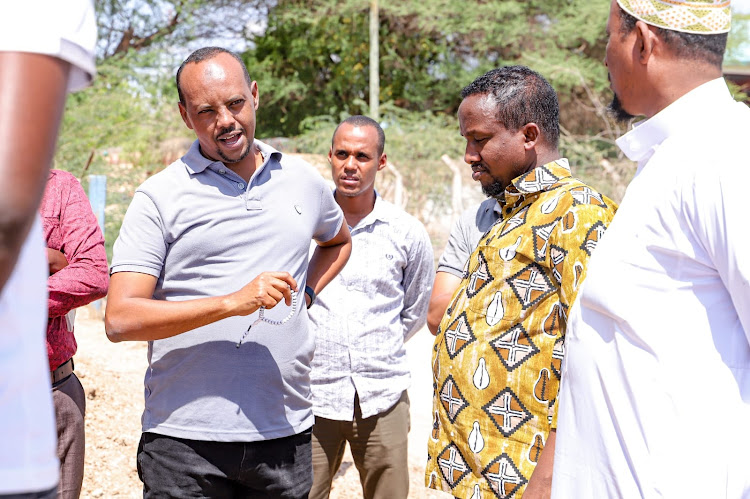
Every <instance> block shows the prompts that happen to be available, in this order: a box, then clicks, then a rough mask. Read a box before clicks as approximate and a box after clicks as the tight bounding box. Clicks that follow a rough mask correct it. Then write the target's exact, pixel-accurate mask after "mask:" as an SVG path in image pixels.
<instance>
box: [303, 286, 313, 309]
mask: <svg viewBox="0 0 750 499" xmlns="http://www.w3.org/2000/svg"><path fill="white" fill-rule="evenodd" d="M305 294H306V295H307V296H309V297H310V304H309V305H308V306H307V308H310V307H312V306H313V303H315V290H313V288H311V287H310V286H305Z"/></svg>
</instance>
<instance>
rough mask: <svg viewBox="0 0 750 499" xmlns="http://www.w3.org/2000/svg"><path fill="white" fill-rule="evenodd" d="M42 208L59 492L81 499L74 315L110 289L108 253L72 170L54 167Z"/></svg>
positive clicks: (80, 403) (80, 397)
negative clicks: (45, 248) (80, 308)
mask: <svg viewBox="0 0 750 499" xmlns="http://www.w3.org/2000/svg"><path fill="white" fill-rule="evenodd" d="M39 211H40V214H41V216H42V229H43V231H44V237H45V240H46V241H47V258H48V260H49V273H50V276H49V279H48V280H47V288H48V290H49V299H48V308H49V319H48V322H47V355H48V356H49V368H50V373H51V382H52V398H53V402H54V406H55V419H56V422H57V456H58V458H59V459H60V483H59V486H58V497H62V498H66V499H67V498H77V497H79V496H80V494H81V486H82V483H83V461H84V449H85V437H84V415H85V413H86V397H85V393H84V390H83V386H81V382H80V381H79V380H78V377H76V375H75V374H74V373H73V355H74V354H75V353H76V349H77V344H76V339H75V336H74V334H73V322H74V321H73V315H74V314H75V312H74V311H75V309H76V308H78V307H81V306H83V305H87V304H89V303H91V302H93V301H95V300H98V299H100V298H102V297H104V296H105V295H106V294H107V287H108V285H109V273H108V267H107V255H106V252H105V250H104V237H103V235H102V231H101V230H100V229H99V224H98V223H97V220H96V217H95V216H94V213H93V211H91V205H90V204H89V201H88V199H87V198H86V194H85V193H84V191H83V188H82V187H81V184H80V183H79V182H78V180H77V179H76V178H75V177H74V176H73V175H71V174H70V173H68V172H64V171H60V170H52V171H50V175H49V179H48V181H47V187H46V189H45V191H44V197H43V198H42V204H41V207H40V210H39Z"/></svg>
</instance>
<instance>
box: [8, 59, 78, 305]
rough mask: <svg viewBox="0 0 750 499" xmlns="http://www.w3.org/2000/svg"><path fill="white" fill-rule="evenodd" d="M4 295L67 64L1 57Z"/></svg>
mask: <svg viewBox="0 0 750 499" xmlns="http://www.w3.org/2000/svg"><path fill="white" fill-rule="evenodd" d="M0 67H2V68H3V70H2V71H0V109H2V110H3V112H2V113H0V178H2V179H3V189H2V195H1V196H0V291H2V289H3V288H4V287H5V283H6V281H7V280H8V278H9V277H10V274H11V272H13V267H14V266H15V264H16V260H17V258H18V253H19V251H20V249H21V246H22V244H23V241H24V240H25V239H26V234H27V233H28V231H29V227H31V224H32V222H33V220H34V217H35V216H36V211H37V208H38V206H39V200H40V199H41V197H42V192H43V190H44V183H45V181H46V180H47V175H48V171H49V165H50V161H51V160H52V155H53V154H54V151H55V142H56V140H57V130H58V127H59V125H60V119H61V117H62V111H63V108H64V106H65V92H66V86H67V80H68V71H69V69H70V67H69V64H68V63H66V62H63V61H61V60H60V59H57V58H54V57H49V56H44V55H38V54H28V53H22V52H0Z"/></svg>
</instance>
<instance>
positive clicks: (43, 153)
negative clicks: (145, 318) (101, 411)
mask: <svg viewBox="0 0 750 499" xmlns="http://www.w3.org/2000/svg"><path fill="white" fill-rule="evenodd" d="M95 43H96V25H95V20H94V11H93V5H92V3H91V2H90V1H89V0H76V1H69V2H58V1H54V0H42V1H38V2H33V3H29V2H4V3H3V5H2V7H0V67H2V72H0V75H1V76H0V109H2V110H3V112H2V113H1V114H0V176H2V178H3V188H2V195H1V196H0V214H1V215H0V290H2V291H1V293H2V294H0V323H2V324H3V333H0V364H2V370H1V371H0V442H2V449H3V452H2V453H0V497H2V496H4V495H12V496H13V497H23V498H41V497H44V498H47V497H54V496H55V494H56V491H55V488H56V484H57V481H58V463H57V458H56V449H55V424H54V412H53V410H52V397H51V394H50V375H49V365H48V363H47V356H46V351H45V347H44V337H45V332H46V323H45V318H46V313H47V303H46V300H47V290H46V284H47V272H46V270H47V262H46V259H45V256H44V241H43V238H42V232H41V226H40V224H39V222H38V220H37V217H36V213H37V208H38V204H39V200H40V199H41V196H42V192H43V190H44V184H45V182H46V180H47V176H48V171H49V165H50V162H51V159H52V155H53V153H54V149H55V142H56V140H57V131H58V127H59V124H60V119H61V116H62V112H63V108H64V105H65V96H66V93H67V91H69V90H70V91H72V90H76V89H78V88H81V87H83V86H84V85H85V84H87V83H88V82H89V81H90V80H91V78H92V77H93V74H94V55H93V50H94V45H95Z"/></svg>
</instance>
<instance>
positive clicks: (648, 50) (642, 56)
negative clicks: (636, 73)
mask: <svg viewBox="0 0 750 499" xmlns="http://www.w3.org/2000/svg"><path fill="white" fill-rule="evenodd" d="M635 34H636V44H635V50H636V51H637V53H636V56H637V60H638V62H640V63H641V64H648V61H649V59H651V56H652V55H653V54H654V49H655V48H656V46H657V44H658V43H659V37H658V36H656V28H655V27H654V26H651V25H649V24H646V23H644V22H643V21H637V22H636V23H635Z"/></svg>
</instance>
